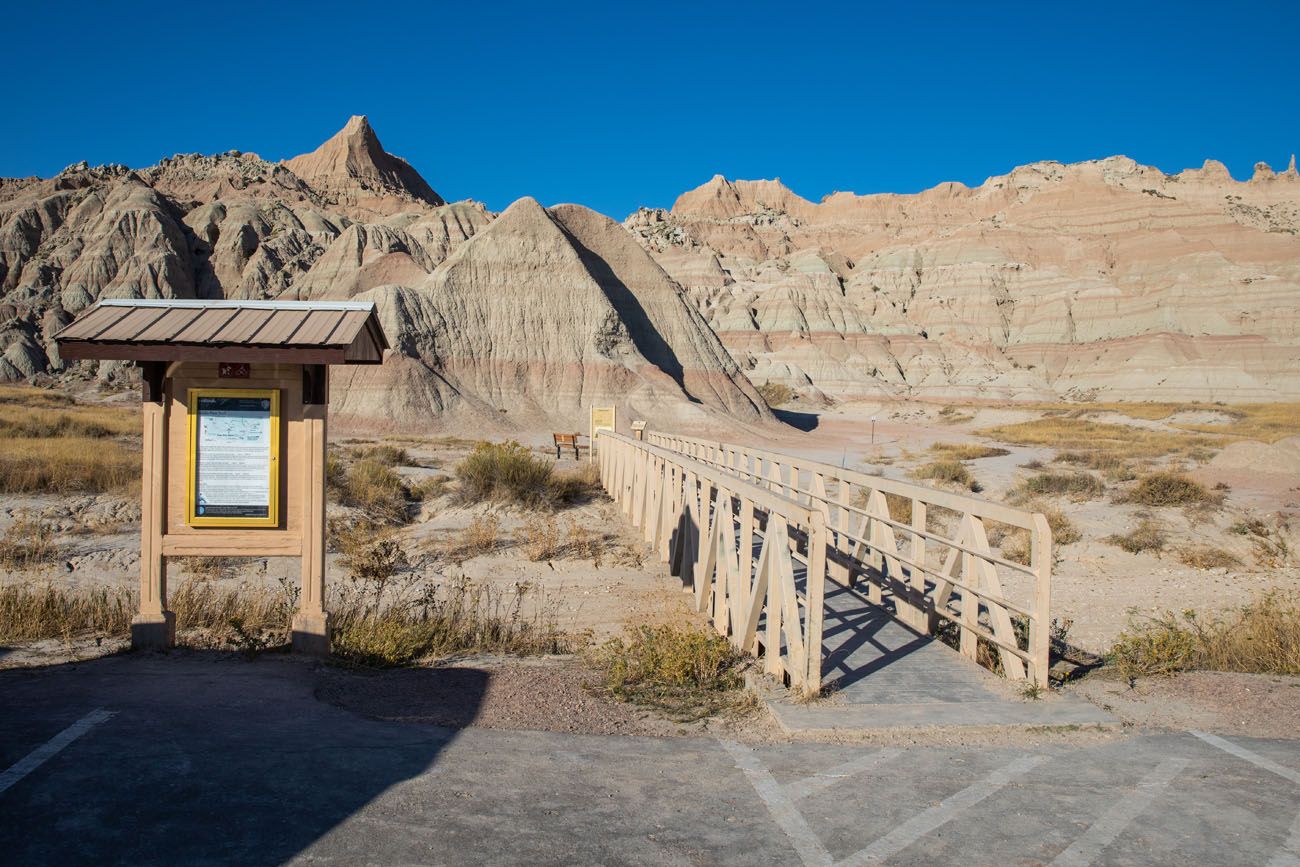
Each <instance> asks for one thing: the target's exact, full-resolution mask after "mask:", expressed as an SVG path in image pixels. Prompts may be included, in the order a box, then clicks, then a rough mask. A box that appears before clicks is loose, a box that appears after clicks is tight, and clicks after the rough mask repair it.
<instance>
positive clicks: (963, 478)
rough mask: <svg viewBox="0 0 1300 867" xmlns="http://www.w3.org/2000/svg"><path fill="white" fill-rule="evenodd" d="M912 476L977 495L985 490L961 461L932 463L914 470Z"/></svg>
mask: <svg viewBox="0 0 1300 867" xmlns="http://www.w3.org/2000/svg"><path fill="white" fill-rule="evenodd" d="M911 475H912V478H914V479H933V480H935V481H938V482H945V483H947V484H951V485H960V486H961V487H963V488H966V489H967V490H970V491H974V492H977V493H978V492H979V491H982V490H983V489H984V487H983V485H981V484H980V483H979V482H978V481H976V479H975V477H974V476H972V475H971V473H970V470H969V469H967V467H966V465H965V464H963V463H962V462H961V461H951V460H944V461H931V462H930V463H928V464H922V465H921V466H919V467H917V468H916V469H914V470H912V473H911Z"/></svg>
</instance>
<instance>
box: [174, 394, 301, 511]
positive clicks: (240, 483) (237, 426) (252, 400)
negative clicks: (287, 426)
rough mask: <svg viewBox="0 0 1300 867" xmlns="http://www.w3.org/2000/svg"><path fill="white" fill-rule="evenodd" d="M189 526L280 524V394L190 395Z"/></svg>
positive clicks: (187, 498) (187, 486)
mask: <svg viewBox="0 0 1300 867" xmlns="http://www.w3.org/2000/svg"><path fill="white" fill-rule="evenodd" d="M189 404H190V412H189V434H190V436H189V442H190V447H189V459H188V461H187V467H188V473H187V479H188V483H187V485H186V490H187V493H188V496H187V497H186V501H187V503H188V504H189V510H188V513H187V515H186V523H188V524H189V525H190V526H191V527H275V526H278V525H279V523H280V490H279V488H280V485H279V482H280V392H279V390H278V389H255V388H192V389H190V391H189Z"/></svg>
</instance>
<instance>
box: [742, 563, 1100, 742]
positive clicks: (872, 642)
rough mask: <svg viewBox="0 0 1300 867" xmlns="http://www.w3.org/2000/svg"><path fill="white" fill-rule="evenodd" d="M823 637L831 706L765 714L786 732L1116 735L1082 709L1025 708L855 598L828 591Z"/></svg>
mask: <svg viewBox="0 0 1300 867" xmlns="http://www.w3.org/2000/svg"><path fill="white" fill-rule="evenodd" d="M825 610H826V625H825V631H824V633H823V637H822V650H823V654H824V660H825V662H824V665H825V675H824V677H825V687H826V693H827V698H826V699H823V700H822V701H818V702H813V703H793V702H790V701H789V700H788V699H787V697H786V696H785V695H784V694H783V693H784V691H783V690H781V691H772V693H771V694H770V695H769V696H768V697H767V704H768V706H769V707H770V708H771V710H772V713H773V714H774V715H775V716H776V718H777V720H778V721H779V722H780V724H781V725H782V727H783V728H785V729H786V730H787V731H789V732H792V733H793V732H818V731H822V732H841V733H843V732H849V731H858V730H879V729H891V728H948V727H972V726H973V727H996V726H1077V725H1101V726H1111V725H1116V724H1117V721H1116V720H1115V719H1114V718H1113V717H1112V716H1110V714H1107V713H1106V712H1105V711H1103V710H1101V709H1100V708H1098V707H1096V706H1095V705H1092V704H1090V703H1088V702H1086V701H1084V700H1082V699H1078V698H1074V697H1072V696H1063V695H1060V694H1049V695H1045V696H1044V697H1042V698H1039V699H1036V700H1035V699H1029V698H1026V697H1025V696H1024V694H1023V692H1022V689H1023V685H1017V684H1014V683H1011V682H1008V681H1006V680H1003V679H1002V678H1000V677H998V676H997V675H995V674H993V673H992V672H990V671H988V670H986V669H984V668H981V667H980V666H978V665H976V664H975V663H973V662H971V661H970V660H968V659H966V658H964V657H962V656H961V655H960V654H957V653H954V652H953V650H952V648H950V647H948V646H947V645H945V644H944V643H943V642H941V641H939V640H938V639H936V638H931V637H928V636H924V635H921V634H919V633H916V632H913V631H912V630H911V629H909V628H908V627H906V626H904V625H903V624H902V623H900V622H898V621H897V620H895V619H894V618H893V617H892V616H891V615H890V613H889V611H887V610H886V609H885V608H884V607H882V606H879V605H875V604H872V603H871V602H870V601H869V600H868V599H867V597H866V595H865V594H864V593H862V592H859V591H858V590H854V589H850V588H846V587H842V586H840V585H838V584H835V583H829V584H828V585H827V588H826V609H825Z"/></svg>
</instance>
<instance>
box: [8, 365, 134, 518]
mask: <svg viewBox="0 0 1300 867" xmlns="http://www.w3.org/2000/svg"><path fill="white" fill-rule="evenodd" d="M139 432H140V416H139V412H138V411H137V410H132V409H128V408H125V407H103V406H83V405H80V404H77V403H76V402H75V401H74V400H73V399H72V398H71V397H69V396H68V395H64V394H60V393H58V392H50V391H43V390H40V389H34V388H20V387H13V386H9V387H2V388H0V493H10V494H26V493H54V494H71V493H102V492H104V491H126V490H129V489H131V488H132V487H133V485H134V484H135V483H136V481H137V479H138V478H139V475H140V457H139V455H138V454H134V453H131V452H128V451H127V450H126V449H124V448H123V447H122V444H121V443H119V442H117V441H116V439H115V438H118V437H123V436H127V435H138V434H139Z"/></svg>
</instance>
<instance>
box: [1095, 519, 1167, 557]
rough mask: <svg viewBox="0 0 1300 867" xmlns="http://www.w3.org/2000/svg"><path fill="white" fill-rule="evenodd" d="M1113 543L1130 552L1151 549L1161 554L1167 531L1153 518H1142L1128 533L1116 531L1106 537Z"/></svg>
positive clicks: (1135, 552) (1107, 540) (1136, 552)
mask: <svg viewBox="0 0 1300 867" xmlns="http://www.w3.org/2000/svg"><path fill="white" fill-rule="evenodd" d="M1105 541H1106V542H1108V543H1109V544H1111V545H1115V546H1117V547H1119V548H1123V549H1124V550H1125V551H1127V552H1129V553H1130V554H1140V553H1142V552H1143V551H1151V552H1154V553H1156V554H1159V553H1160V552H1161V551H1163V550H1164V547H1165V541H1166V540H1165V531H1164V528H1162V527H1161V526H1160V525H1159V524H1157V523H1156V522H1155V521H1151V520H1142V521H1139V522H1138V525H1137V526H1136V527H1134V528H1133V529H1132V530H1130V531H1129V532H1127V533H1115V534H1112V535H1110V536H1107V537H1106V539H1105Z"/></svg>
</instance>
